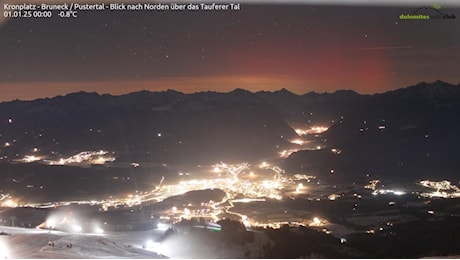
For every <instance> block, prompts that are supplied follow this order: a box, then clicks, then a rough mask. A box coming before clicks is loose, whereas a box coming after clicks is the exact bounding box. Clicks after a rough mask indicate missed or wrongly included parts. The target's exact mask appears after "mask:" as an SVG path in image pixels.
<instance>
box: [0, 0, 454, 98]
mask: <svg viewBox="0 0 460 260" xmlns="http://www.w3.org/2000/svg"><path fill="white" fill-rule="evenodd" d="M61 2H64V1H61ZM416 7H417V6H359V5H342V6H338V5H314V4H304V5H299V4H289V5H287V4H283V5H281V4H277V5H275V4H270V5H268V4H257V5H256V4H249V3H247V2H242V3H241V10H240V11H163V12H159V11H156V12H155V11H153V12H152V11H112V12H110V11H105V12H82V11H80V12H79V13H78V16H79V17H78V18H75V19H62V18H59V17H57V15H56V13H55V14H54V18H51V19H44V18H42V19H24V18H22V19H21V18H19V19H18V18H15V19H4V18H2V21H1V23H0V91H1V95H0V101H6V100H13V99H21V100H30V99H34V98H41V97H53V96H56V95H63V94H67V93H71V92H77V91H82V90H83V91H96V92H98V93H101V94H102V93H111V94H123V93H129V92H133V91H139V90H143V89H146V90H151V91H161V90H166V89H175V90H178V91H182V92H185V93H191V92H197V91H208V90H211V91H219V92H227V91H231V90H232V89H235V88H244V89H248V90H250V91H259V90H270V91H274V90H278V89H281V88H286V89H288V90H290V91H292V92H294V93H298V94H304V93H307V92H309V91H316V92H333V91H335V90H338V89H353V90H355V91H357V92H359V93H365V94H367V93H380V92H384V91H387V90H391V89H396V88H400V87H406V86H409V85H414V84H416V83H418V82H422V81H425V82H432V81H435V80H438V79H439V80H443V81H447V82H450V83H454V84H458V83H460V8H459V7H458V6H456V7H453V6H443V8H442V11H443V12H445V13H448V14H455V15H456V16H457V18H456V19H454V20H443V19H438V20H429V21H408V20H399V16H400V15H401V14H406V13H411V12H413V11H414V9H416ZM2 8H3V6H2ZM2 13H3V9H2Z"/></svg>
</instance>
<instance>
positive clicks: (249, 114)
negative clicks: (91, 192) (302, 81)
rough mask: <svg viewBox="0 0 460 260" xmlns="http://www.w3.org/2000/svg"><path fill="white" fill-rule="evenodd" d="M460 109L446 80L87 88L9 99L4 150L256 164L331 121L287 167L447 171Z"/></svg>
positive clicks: (1, 124) (3, 106) (417, 173)
mask: <svg viewBox="0 0 460 260" xmlns="http://www.w3.org/2000/svg"><path fill="white" fill-rule="evenodd" d="M459 113H460V87H459V85H452V84H449V83H445V82H442V81H436V82H433V83H420V84H417V85H415V86H411V87H407V88H402V89H398V90H394V91H389V92H386V93H382V94H375V95H360V94H358V93H356V92H354V91H351V90H342V91H337V92H335V93H322V94H319V93H314V92H310V93H307V94H305V95H296V94H294V93H292V92H289V91H288V90H286V89H282V90H279V91H275V92H267V91H261V92H257V93H252V92H249V91H246V90H243V89H235V90H234V91H231V92H229V93H218V92H200V93H193V94H184V93H181V92H177V91H174V90H167V91H162V92H149V91H139V92H134V93H130V94H126V95H121V96H113V95H109V94H103V95H99V94H97V93H86V92H78V93H72V94H68V95H65V96H57V97H54V98H45V99H37V100H34V101H18V100H16V101H11V102H3V103H0V143H1V144H2V146H1V148H0V157H1V158H2V159H1V161H2V162H5V163H9V162H12V161H13V160H14V159H17V158H22V157H23V156H24V155H26V154H31V151H32V150H33V149H34V148H38V150H39V152H38V153H40V154H41V155H46V156H54V157H56V158H59V157H66V156H70V155H73V154H75V153H78V152H81V151H85V150H100V149H103V150H108V151H113V152H115V153H116V156H117V160H118V161H126V162H132V161H140V162H153V163H168V164H169V163H172V164H193V165H197V164H202V163H215V162H219V161H235V162H240V161H250V162H251V161H257V160H261V159H266V158H275V157H277V156H278V152H279V151H280V150H281V149H283V148H284V147H289V145H291V144H290V143H289V140H292V139H295V138H298V136H297V135H296V133H295V132H294V129H295V128H296V127H304V128H309V127H311V126H314V125H325V126H328V127H329V130H328V131H327V132H325V133H322V134H320V135H318V136H317V138H316V140H317V141H319V142H321V143H322V146H323V147H324V148H323V149H322V150H320V151H300V152H297V153H295V154H292V155H291V156H290V157H289V158H288V159H286V160H285V162H284V164H283V167H285V168H286V169H287V170H288V171H291V172H298V171H303V172H312V173H315V174H323V175H327V176H329V175H330V174H329V172H330V169H331V168H337V169H339V170H336V171H335V172H336V174H335V175H336V176H340V175H341V174H343V176H344V178H345V177H346V176H351V175H353V176H365V175H367V174H369V173H370V174H375V175H377V176H383V175H389V176H394V175H397V176H401V175H404V176H411V177H414V178H415V177H422V176H425V175H430V174H431V175H432V174H436V175H439V176H440V177H443V176H451V175H453V174H456V169H458V166H459V165H458V161H460V160H458V159H457V157H458V156H457V154H458V153H457V152H456V151H457V147H459V145H460V140H459V137H458V133H459V132H460V123H459V121H458V120H457V119H458V115H459ZM10 119H11V120H10ZM332 148H336V149H340V150H341V151H343V153H341V154H340V155H339V156H337V155H336V154H333V153H331V152H330V150H331V149H332ZM327 151H329V152H327ZM313 162H314V163H313ZM335 178H337V179H339V177H335Z"/></svg>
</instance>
